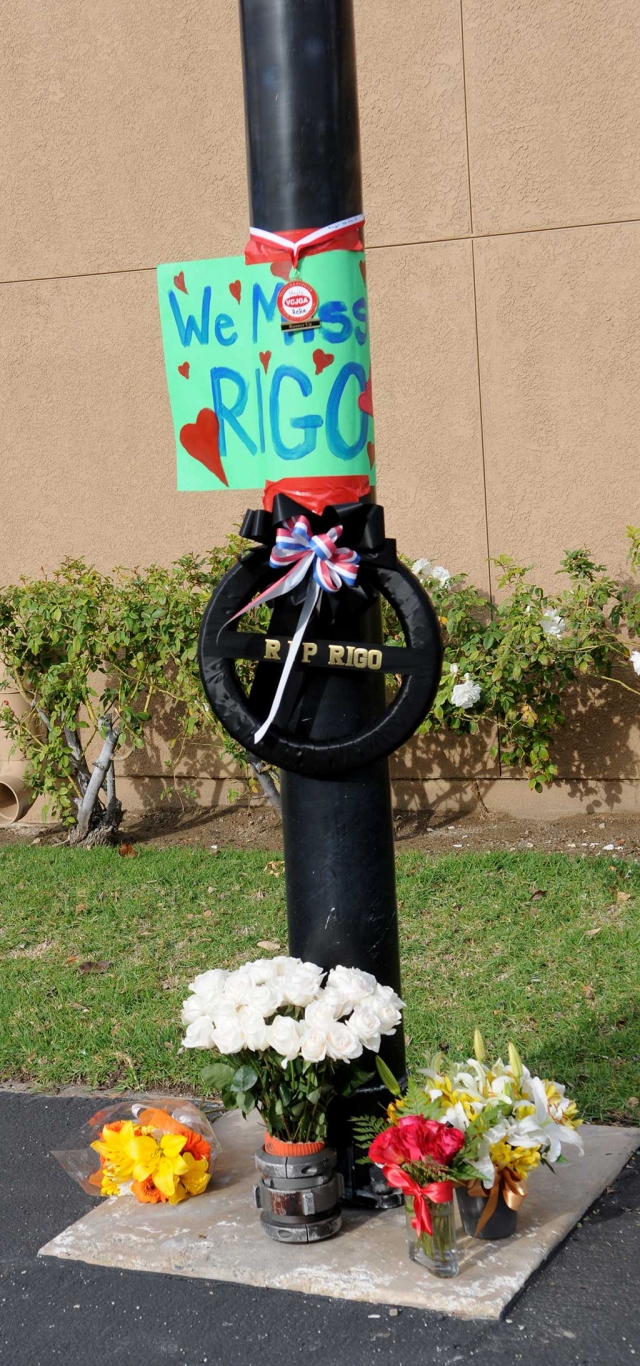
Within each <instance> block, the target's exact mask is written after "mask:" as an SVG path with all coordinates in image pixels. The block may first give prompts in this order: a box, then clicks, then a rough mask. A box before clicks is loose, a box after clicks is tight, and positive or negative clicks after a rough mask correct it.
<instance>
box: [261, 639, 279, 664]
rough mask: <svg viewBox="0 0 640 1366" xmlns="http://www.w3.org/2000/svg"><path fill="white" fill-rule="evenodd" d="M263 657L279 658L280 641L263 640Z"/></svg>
mask: <svg viewBox="0 0 640 1366" xmlns="http://www.w3.org/2000/svg"><path fill="white" fill-rule="evenodd" d="M264 657H265V659H279V658H280V641H279V640H265V643H264Z"/></svg>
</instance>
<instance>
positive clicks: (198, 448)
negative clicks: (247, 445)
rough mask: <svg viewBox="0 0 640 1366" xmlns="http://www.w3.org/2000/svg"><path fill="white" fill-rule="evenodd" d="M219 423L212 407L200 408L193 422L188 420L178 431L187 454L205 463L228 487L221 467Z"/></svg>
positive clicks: (202, 463)
mask: <svg viewBox="0 0 640 1366" xmlns="http://www.w3.org/2000/svg"><path fill="white" fill-rule="evenodd" d="M219 433H220V424H219V422H218V418H217V416H216V414H215V413H214V411H213V409H212V408H202V409H201V411H200V412H199V413H198V416H197V418H196V420H195V422H188V423H187V425H186V427H183V428H182V430H181V432H180V445H181V446H184V448H185V451H186V452H187V454H188V455H192V456H193V459H194V460H199V461H200V463H201V465H205V466H206V468H207V469H208V470H211V473H212V474H215V475H216V478H218V479H219V480H220V482H221V483H222V484H226V486H227V488H228V487H229V481H228V479H227V476H226V474H225V472H224V470H223V468H222V460H221V459H220V450H219V447H218V436H219Z"/></svg>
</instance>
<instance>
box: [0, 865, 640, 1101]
mask: <svg viewBox="0 0 640 1366" xmlns="http://www.w3.org/2000/svg"><path fill="white" fill-rule="evenodd" d="M536 891H537V892H538V893H544V895H538V896H535V897H534V896H533V893H534V892H536ZM398 897H399V903H400V929H401V944H402V955H403V986H404V994H405V999H406V1001H407V1012H406V1028H407V1034H408V1036H409V1038H410V1047H409V1056H410V1060H411V1062H412V1063H414V1064H418V1065H419V1064H420V1063H421V1061H422V1059H423V1056H424V1054H425V1052H427V1051H434V1050H435V1049H437V1048H446V1047H449V1048H451V1049H452V1050H455V1052H456V1053H461V1052H462V1051H463V1050H465V1051H468V1050H470V1046H471V1040H472V1035H473V1029H474V1026H475V1025H479V1026H480V1028H481V1030H482V1032H483V1034H484V1035H485V1038H486V1040H487V1043H488V1044H489V1046H490V1047H491V1048H492V1049H496V1050H500V1051H501V1052H502V1053H503V1054H504V1053H506V1046H507V1042H508V1040H509V1039H513V1041H514V1042H515V1043H516V1044H517V1046H518V1048H519V1049H520V1051H521V1053H522V1054H523V1055H524V1057H525V1059H526V1061H527V1062H528V1064H529V1065H530V1066H531V1067H532V1068H535V1069H537V1070H538V1069H539V1070H540V1071H541V1072H542V1073H543V1075H545V1076H552V1077H554V1078H555V1079H556V1080H559V1081H564V1082H566V1083H567V1084H568V1086H569V1087H570V1088H571V1090H572V1091H573V1092H574V1093H575V1096H576V1098H577V1100H578V1101H579V1103H580V1105H581V1107H582V1109H583V1112H584V1113H585V1116H586V1117H587V1118H589V1119H595V1120H604V1119H609V1120H625V1121H626V1122H634V1121H635V1122H637V1121H638V1120H639V1119H640V1109H639V1108H638V1101H637V1098H638V1096H639V1095H640V1009H639V999H640V867H639V866H638V865H637V864H625V863H624V862H622V861H619V862H616V863H615V864H613V865H612V864H609V863H608V862H607V861H606V859H604V858H598V859H594V860H586V859H577V860H575V861H572V860H571V859H569V857H567V856H566V855H563V854H549V855H543V854H535V853H531V854H515V853H514V854H465V855H460V856H459V857H457V856H455V855H449V856H446V857H443V858H439V859H435V860H434V859H431V858H428V857H426V856H425V855H422V854H416V853H413V854H412V853H405V854H401V855H400V857H399V859H398ZM259 940H269V941H273V942H274V943H275V942H277V943H279V944H280V945H281V946H282V949H283V951H286V911H285V893H284V878H283V876H282V862H281V861H280V860H271V856H270V855H268V854H264V853H255V852H252V853H240V852H233V851H227V852H220V853H218V854H213V853H209V852H204V851H199V850H196V851H192V850H187V849H175V850H166V849H164V850H148V851H147V850H145V849H144V848H143V849H141V850H140V851H139V853H138V856H137V857H136V858H130V859H129V858H121V857H119V856H118V854H117V853H115V852H113V851H111V850H101V849H97V850H94V851H92V852H84V851H82V850H76V851H71V850H68V849H64V848H60V849H22V848H19V847H16V846H8V847H6V848H5V849H4V850H2V852H1V853H0V1079H3V1080H7V1079H9V1078H13V1079H18V1080H22V1081H32V1082H34V1083H36V1084H37V1085H39V1086H41V1087H52V1086H57V1085H61V1084H65V1083H69V1082H75V1081H78V1082H79V1081H82V1082H84V1083H87V1084H88V1085H90V1086H109V1087H112V1088H116V1089H117V1088H122V1089H131V1088H135V1089H144V1088H153V1089H162V1088H163V1087H165V1086H166V1087H171V1088H174V1087H185V1088H193V1089H196V1090H197V1089H198V1077H199V1071H200V1068H201V1066H202V1064H203V1061H204V1060H205V1055H203V1054H201V1053H194V1052H186V1053H185V1052H181V1051H180V1037H181V1028H180V1021H179V1013H180V1003H181V1001H182V999H183V997H184V996H185V995H186V987H187V983H188V982H189V981H190V980H191V978H192V977H193V976H194V974H195V973H196V972H200V971H202V970H203V969H205V968H208V967H214V966H224V967H237V966H238V965H239V964H240V963H242V962H244V961H246V960H247V959H250V958H256V957H260V956H262V955H263V954H264V950H262V949H260V948H259V947H258V941H259ZM83 965H85V970H83ZM86 965H98V966H97V967H96V966H92V967H89V968H88V970H87V969H86Z"/></svg>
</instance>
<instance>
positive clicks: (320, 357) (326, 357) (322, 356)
mask: <svg viewBox="0 0 640 1366" xmlns="http://www.w3.org/2000/svg"><path fill="white" fill-rule="evenodd" d="M334 360H335V356H332V355H331V353H330V352H329V351H321V350H320V349H318V350H317V351H314V353H313V363H314V365H315V367H316V375H321V374H322V371H323V370H326V369H327V367H328V366H329V365H333V362H334Z"/></svg>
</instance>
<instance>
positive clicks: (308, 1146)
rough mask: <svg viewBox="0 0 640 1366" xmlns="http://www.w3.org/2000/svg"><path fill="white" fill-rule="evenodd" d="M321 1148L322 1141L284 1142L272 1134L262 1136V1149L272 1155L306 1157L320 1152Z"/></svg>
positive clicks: (322, 1145) (322, 1146)
mask: <svg viewBox="0 0 640 1366" xmlns="http://www.w3.org/2000/svg"><path fill="white" fill-rule="evenodd" d="M323 1148H324V1143H285V1142H283V1140H282V1139H281V1138H274V1137H273V1135H272V1134H268V1133H265V1136H264V1150H265V1152H266V1153H271V1156H272V1157H308V1156H309V1154H310V1153H319V1152H322V1149H323Z"/></svg>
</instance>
